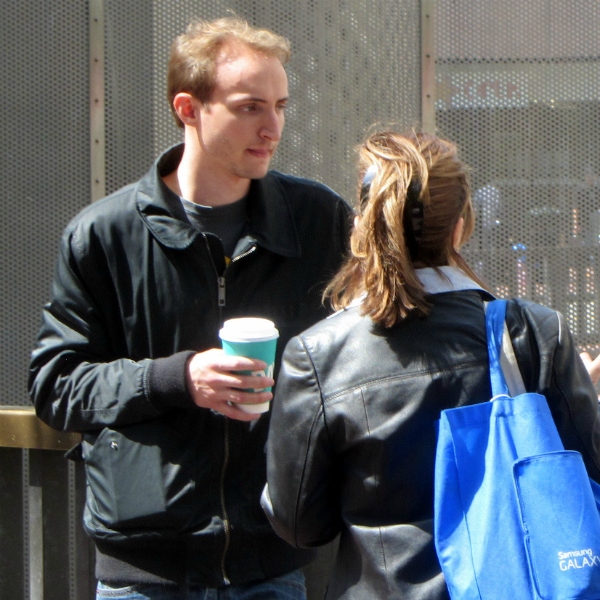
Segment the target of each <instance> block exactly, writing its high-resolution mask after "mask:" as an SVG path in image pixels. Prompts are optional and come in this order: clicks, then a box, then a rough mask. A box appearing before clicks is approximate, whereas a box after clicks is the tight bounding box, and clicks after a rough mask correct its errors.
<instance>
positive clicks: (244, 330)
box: [219, 317, 279, 413]
mask: <svg viewBox="0 0 600 600" xmlns="http://www.w3.org/2000/svg"><path fill="white" fill-rule="evenodd" d="M219 337H220V338H221V344H222V347H223V350H224V352H225V354H227V355H228V356H244V357H246V358H257V359H259V360H262V361H263V362H265V363H267V368H266V369H265V370H264V371H240V373H243V374H244V375H263V376H265V377H271V378H272V377H273V371H274V368H275V351H276V349H277V338H278V337H279V331H277V329H276V327H275V324H274V323H273V322H272V321H269V320H268V319H260V318H257V317H242V318H239V319H229V320H227V321H225V323H223V328H222V329H221V330H220V331H219ZM245 391H249V392H270V391H271V388H270V387H268V388H261V389H248V390H245ZM269 404H270V403H269V402H261V403H260V404H241V403H240V404H238V406H239V408H240V410H243V411H244V412H247V413H264V412H267V411H268V410H269Z"/></svg>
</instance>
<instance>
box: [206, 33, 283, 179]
mask: <svg viewBox="0 0 600 600" xmlns="http://www.w3.org/2000/svg"><path fill="white" fill-rule="evenodd" d="M287 100H288V85H287V75H286V73H285V70H284V68H283V65H282V64H281V62H280V61H279V60H278V59H277V58H276V57H274V56H265V55H263V54H259V53H257V52H255V51H254V50H251V49H250V48H248V47H246V46H242V45H240V44H237V45H232V46H229V47H227V48H225V49H224V52H223V54H222V55H221V58H220V59H219V62H218V63H217V69H216V86H215V89H214V91H213V93H212V96H211V99H210V101H209V102H208V103H206V104H204V105H202V106H201V108H200V126H199V128H198V135H199V138H200V139H199V144H200V149H201V150H200V152H201V156H202V160H203V162H204V164H205V166H206V167H208V169H209V172H211V173H212V174H213V175H214V176H215V177H225V178H228V179H230V180H231V179H232V180H234V182H235V180H237V181H239V180H240V179H247V180H250V179H260V178H261V177H264V176H265V175H266V173H267V170H268V168H269V163H270V162H271V158H272V157H273V154H274V153H275V149H276V148H277V145H278V143H279V139H280V138H281V132H282V129H283V123H284V109H285V106H286V103H287Z"/></svg>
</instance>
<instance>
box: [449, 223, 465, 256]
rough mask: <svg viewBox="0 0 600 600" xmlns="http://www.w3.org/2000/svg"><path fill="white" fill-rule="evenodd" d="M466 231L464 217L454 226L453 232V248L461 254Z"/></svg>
mask: <svg viewBox="0 0 600 600" xmlns="http://www.w3.org/2000/svg"><path fill="white" fill-rule="evenodd" d="M464 229H465V219H464V217H461V218H460V219H458V221H457V222H456V225H455V226H454V231H453V232H452V247H453V248H454V249H455V250H456V251H457V252H460V248H461V246H462V238H463V231H464Z"/></svg>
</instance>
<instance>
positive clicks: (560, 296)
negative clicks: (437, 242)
mask: <svg viewBox="0 0 600 600" xmlns="http://www.w3.org/2000/svg"><path fill="white" fill-rule="evenodd" d="M435 17H436V26H435V31H436V35H435V37H436V46H437V62H436V73H437V75H436V88H437V90H436V91H437V94H436V97H437V100H436V122H437V127H438V131H439V132H440V133H441V134H443V135H446V136H448V137H449V138H450V139H452V140H455V141H456V142H457V143H458V144H459V146H460V148H461V149H462V155H463V157H464V158H465V160H466V162H467V163H468V164H469V165H470V166H471V167H472V168H473V172H472V181H473V187H474V190H476V191H475V196H474V198H475V203H476V207H477V209H478V213H479V214H478V227H477V230H476V234H475V237H474V239H473V240H472V242H470V243H469V245H468V247H467V248H466V250H465V255H466V257H467V258H468V260H469V262H470V264H471V265H473V266H475V267H476V269H477V271H478V272H479V273H480V274H481V275H482V277H483V278H484V279H485V280H486V281H487V282H488V283H489V284H491V287H492V288H493V289H494V290H495V291H496V292H497V293H498V295H500V296H503V297H511V296H518V297H522V298H528V299H532V300H535V301H538V302H541V303H544V304H547V305H550V306H552V307H554V308H556V309H558V310H560V311H561V312H563V314H565V316H566V317H567V319H568V322H569V325H570V327H571V329H572V331H573V332H574V334H575V335H576V337H577V340H578V342H579V344H580V345H581V347H582V348H588V349H590V350H592V351H594V353H595V352H596V351H597V347H598V344H599V342H600V324H599V321H598V316H599V315H598V300H597V292H598V291H599V287H598V286H599V276H600V152H599V149H598V140H600V37H599V36H598V31H599V27H600V4H599V3H598V2H595V1H593V0H568V1H567V0H519V1H518V2H517V1H510V2H507V1H504V2H494V1H492V0H485V1H482V0H467V1H463V2H454V1H452V0H438V1H437V5H436V12H435Z"/></svg>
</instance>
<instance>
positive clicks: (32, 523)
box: [23, 450, 44, 600]
mask: <svg viewBox="0 0 600 600" xmlns="http://www.w3.org/2000/svg"><path fill="white" fill-rule="evenodd" d="M35 452H41V451H36V450H23V454H24V460H23V464H26V465H27V468H26V469H24V473H23V474H24V479H26V482H27V485H26V486H24V487H25V489H26V490H27V497H26V498H24V499H23V500H24V504H25V506H26V514H27V525H28V526H27V527H24V530H25V532H26V534H27V539H28V541H29V544H28V545H29V552H28V561H27V563H28V568H29V600H44V516H43V491H42V489H43V486H42V482H43V476H42V465H41V464H40V462H39V461H38V460H36V456H35Z"/></svg>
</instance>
